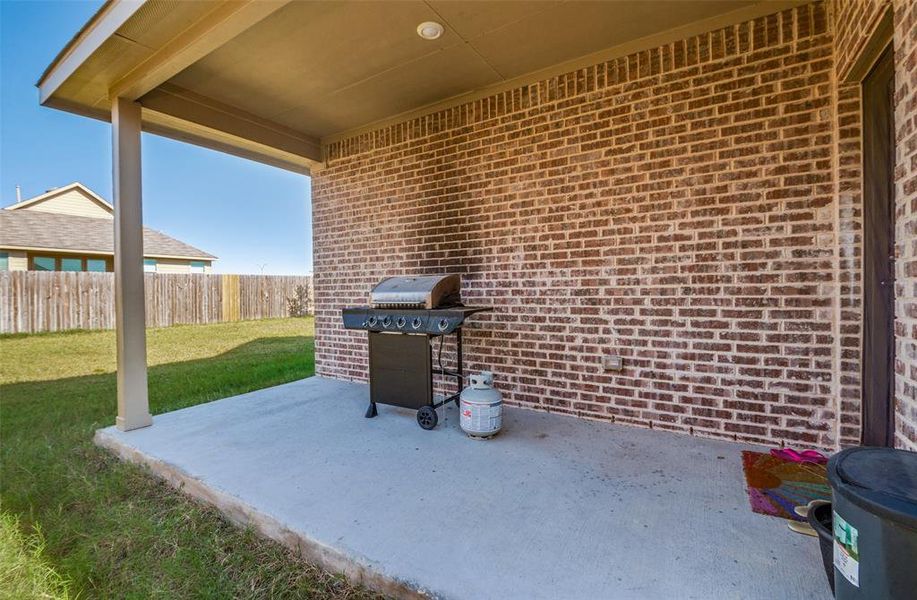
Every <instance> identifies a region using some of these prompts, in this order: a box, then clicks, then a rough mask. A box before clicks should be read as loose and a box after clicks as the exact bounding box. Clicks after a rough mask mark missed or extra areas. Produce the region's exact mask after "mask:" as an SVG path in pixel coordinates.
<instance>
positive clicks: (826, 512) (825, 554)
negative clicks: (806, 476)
mask: <svg viewBox="0 0 917 600" xmlns="http://www.w3.org/2000/svg"><path fill="white" fill-rule="evenodd" d="M831 513H832V510H831V503H830V502H827V503H825V504H819V505H817V506H814V507H812V508H810V509H809V514H808V515H806V518H807V519H808V521H809V525H811V526H812V529H814V530H815V533H817V534H818V549H819V550H821V562H822V566H824V567H825V576H826V577H827V578H828V585H830V586H831V593H832V594H833V593H834V526H833V525H832V523H831Z"/></svg>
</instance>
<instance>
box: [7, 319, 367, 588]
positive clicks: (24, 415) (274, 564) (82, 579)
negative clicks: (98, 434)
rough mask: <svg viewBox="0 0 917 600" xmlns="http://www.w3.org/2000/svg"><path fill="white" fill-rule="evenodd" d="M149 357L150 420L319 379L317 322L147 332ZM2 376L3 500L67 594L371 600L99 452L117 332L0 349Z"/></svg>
mask: <svg viewBox="0 0 917 600" xmlns="http://www.w3.org/2000/svg"><path fill="white" fill-rule="evenodd" d="M147 346H148V350H147V354H148V363H149V365H150V369H149V390H150V409H151V412H153V414H157V413H162V412H167V411H170V410H175V409H178V408H183V407H186V406H191V405H194V404H199V403H202V402H207V401H210V400H215V399H218V398H224V397H227V396H232V395H236V394H241V393H244V392H249V391H252V390H256V389H260V388H264V387H268V386H272V385H278V384H281V383H285V382H288V381H293V380H296V379H301V378H303V377H308V376H310V375H312V373H313V371H314V363H313V324H312V319H311V318H308V319H306V318H301V319H277V320H266V321H248V322H239V323H221V324H215V325H195V326H179V327H170V328H164V329H153V330H149V332H148V337H147ZM0 364H2V365H3V367H2V370H0V440H2V443H0V467H2V473H3V476H2V479H0V500H2V505H3V509H4V511H5V512H7V513H9V514H11V515H13V517H14V518H18V521H19V522H18V524H17V529H18V530H19V531H20V533H23V532H24V533H26V534H29V533H30V532H34V531H36V530H40V531H41V534H42V540H43V543H44V547H43V549H42V552H41V559H42V561H43V564H46V565H47V566H48V567H49V568H50V569H51V572H55V573H58V574H60V577H61V578H63V579H62V580H66V581H69V582H70V586H69V591H70V593H71V594H72V595H74V596H77V597H80V598H83V597H86V598H95V597H113V598H189V597H195V598H347V599H349V598H370V597H375V596H374V595H373V594H371V593H369V592H367V591H366V590H364V589H362V588H359V587H354V586H352V585H351V584H349V583H348V582H347V581H345V580H344V579H343V578H342V577H340V576H337V575H334V574H329V573H327V572H324V571H322V570H320V569H318V568H316V567H314V566H312V565H309V564H308V563H306V562H304V561H303V560H302V559H301V558H300V557H299V556H298V555H297V554H296V553H295V552H293V551H291V550H289V549H287V548H285V547H284V546H281V545H280V544H277V543H275V542H272V541H270V540H265V539H262V538H260V537H259V536H258V535H256V534H255V533H254V532H252V531H250V530H244V529H240V528H238V527H236V526H234V525H232V524H230V523H229V522H227V521H226V520H224V519H223V518H222V516H221V515H220V514H219V513H218V512H217V511H215V510H214V509H212V508H210V507H208V506H205V505H203V504H200V503H197V502H195V501H193V500H191V499H189V498H187V497H186V496H184V495H182V494H181V493H180V492H178V491H176V490H174V489H173V488H171V487H169V486H168V485H166V484H165V483H163V482H161V481H159V480H157V479H155V478H153V477H152V476H150V475H149V474H147V473H146V472H145V471H143V470H142V469H141V468H139V467H137V466H136V465H132V464H126V463H123V462H121V461H119V460H117V459H115V458H114V457H113V456H112V455H110V454H108V453H107V452H105V451H103V450H101V449H99V448H97V447H96V446H94V445H93V443H92V436H93V433H94V431H95V430H96V429H98V428H100V427H104V426H108V425H111V424H112V423H113V422H114V416H115V413H116V403H115V375H114V368H115V336H114V333H113V332H111V331H93V332H73V333H60V334H41V335H30V336H22V335H16V336H5V337H0ZM23 539H28V538H23ZM4 543H5V542H4ZM28 547H29V546H28V544H26V548H28ZM33 547H34V546H33ZM11 548H12V550H9V551H11V552H15V547H13V546H11ZM4 552H7V550H6V549H4ZM33 556H34V553H33ZM41 573H46V572H44V571H42V572H41ZM49 577H50V576H49ZM40 583H41V580H36V585H38V584H40ZM56 590H57V588H52V589H51V591H52V592H53V591H56Z"/></svg>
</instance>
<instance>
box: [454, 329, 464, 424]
mask: <svg viewBox="0 0 917 600" xmlns="http://www.w3.org/2000/svg"><path fill="white" fill-rule="evenodd" d="M455 358H456V369H455V372H456V373H458V377H456V378H455V385H456V393H457V394H459V395H461V393H462V384H463V383H464V381H463V379H464V378H463V377H462V375H463V373H462V328H461V327H459V328H458V329H456V330H455ZM460 404H461V403H460V402H459V398H458V396H456V398H455V405H456V406H460Z"/></svg>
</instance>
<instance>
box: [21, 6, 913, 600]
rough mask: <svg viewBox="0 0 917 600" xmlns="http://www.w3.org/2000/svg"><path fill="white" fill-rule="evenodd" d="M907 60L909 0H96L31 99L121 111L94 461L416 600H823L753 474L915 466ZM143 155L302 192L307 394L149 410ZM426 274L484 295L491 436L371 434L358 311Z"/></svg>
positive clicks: (474, 344) (806, 559) (401, 426)
mask: <svg viewBox="0 0 917 600" xmlns="http://www.w3.org/2000/svg"><path fill="white" fill-rule="evenodd" d="M915 40H917V9H915V3H914V1H913V0H894V1H890V0H850V1H840V0H827V1H815V2H807V1H805V0H787V1H769V2H762V1H753V0H717V1H705V2H700V1H698V2H694V1H691V0H685V1H675V0H660V1H658V2H644V1H621V2H575V1H571V2H527V1H519V2H487V3H481V2H454V1H445V0H443V1H440V0H429V1H404V2H284V1H276V2H274V1H263V2H261V1H216V0H215V1H210V2H177V3H170V2H165V1H160V0H147V1H141V2H135V1H126V0H112V1H111V2H108V3H106V4H105V6H104V7H103V8H102V9H101V10H100V11H99V13H98V14H97V15H96V16H95V17H94V18H93V19H92V20H91V21H90V22H89V23H87V25H86V27H84V28H83V30H81V31H80V32H79V33H78V34H77V35H76V37H74V39H73V41H72V42H71V43H70V44H69V45H68V46H67V48H65V49H64V50H63V51H62V52H61V54H60V56H59V57H58V58H57V59H56V60H55V61H54V63H53V64H52V65H50V66H49V68H48V70H47V71H46V73H45V74H44V75H43V76H42V78H41V80H40V81H39V83H38V87H39V93H40V99H41V102H42V103H43V104H45V105H47V106H50V107H54V108H59V109H62V110H67V111H71V112H75V113H78V114H81V115H85V116H89V117H92V118H98V119H103V120H110V121H111V123H112V132H113V154H114V156H113V166H114V187H115V189H114V199H115V202H114V204H115V215H114V216H115V219H114V225H115V258H114V264H115V273H116V300H117V333H118V354H117V357H118V414H117V417H116V419H115V426H114V427H113V428H106V429H104V430H102V431H100V432H99V434H98V437H97V440H98V442H99V443H100V444H102V445H104V446H106V447H109V448H111V449H113V450H114V451H116V452H118V453H119V454H120V455H121V456H123V457H125V458H126V459H129V460H134V461H138V462H141V463H144V464H147V465H149V466H150V467H151V468H152V469H153V470H154V472H156V473H157V474H159V475H160V476H162V477H165V478H166V479H168V480H170V481H172V482H174V483H176V484H179V485H182V486H183V489H185V490H186V491H188V492H189V493H191V494H194V495H196V496H198V497H199V498H202V499H204V500H205V501H208V502H212V503H214V504H216V505H217V506H218V507H220V508H221V509H222V510H223V511H224V512H226V514H227V515H229V516H230V517H231V518H232V519H234V520H236V521H238V522H240V523H251V524H253V525H254V526H256V527H257V528H258V529H259V530H260V531H262V532H263V533H264V534H265V535H269V536H271V537H274V538H276V539H279V540H281V541H283V542H284V543H286V544H288V545H290V546H294V547H297V548H299V549H300V550H301V551H302V552H303V553H304V554H306V555H307V556H310V557H311V558H313V559H314V560H316V561H317V562H319V563H321V564H324V565H326V566H327V567H329V568H331V569H337V570H341V571H343V572H345V573H347V574H348V575H350V576H351V577H353V578H355V579H357V580H360V581H364V582H366V583H367V584H369V585H371V586H373V587H376V588H377V589H380V590H384V591H387V592H390V593H393V594H395V595H412V594H415V593H417V594H420V593H425V594H429V595H434V596H442V597H458V598H478V597H494V598H505V597H526V598H528V597H545V598H558V597H559V598H571V599H572V598H606V597H607V598H615V597H618V598H633V597H637V598H642V597H646V598H654V597H679V598H680V597H697V598H710V597H729V598H736V597H738V598H801V597H806V598H820V597H827V585H826V583H825V581H824V578H823V574H822V572H821V571H820V569H821V566H820V563H819V556H818V553H817V549H816V544H815V542H814V541H813V540H812V539H811V538H802V537H800V536H797V535H795V534H792V533H790V532H789V531H787V529H786V527H785V523H784V522H783V521H780V520H777V519H769V518H766V517H760V516H758V515H754V514H752V513H751V512H750V511H749V509H748V503H747V499H746V497H745V491H744V484H743V481H742V472H741V465H740V464H739V462H740V452H741V450H742V449H743V448H749V447H751V446H749V444H755V445H756V446H755V447H756V448H758V449H762V448H764V447H771V448H773V447H783V446H795V447H806V448H817V449H821V450H823V451H828V452H830V451H835V450H837V449H840V448H842V447H845V446H851V445H858V444H867V445H880V446H897V447H899V448H906V449H910V450H915V449H917V259H915V257H917V243H915V240H917V200H915V199H917V86H915V82H917V58H915V57H917V49H915V47H914V44H915ZM141 131H146V132H149V133H154V134H159V135H165V136H169V137H173V138H176V139H180V140H184V141H187V142H189V143H193V144H198V145H201V146H205V147H208V148H212V149H215V150H219V151H224V152H229V153H232V154H236V155H239V156H242V157H245V158H249V159H252V160H257V161H261V162H264V163H267V164H271V165H274V166H276V167H280V168H283V169H288V170H292V171H295V172H299V173H303V174H307V175H309V176H311V177H312V190H313V198H312V203H313V223H312V231H313V238H314V249H315V264H314V267H315V305H316V319H315V327H316V342H315V349H316V361H315V362H316V373H317V374H318V376H319V377H317V378H313V379H310V380H305V381H301V382H296V383H292V384H289V385H286V386H281V387H278V388H274V389H271V390H265V391H262V392H256V393H253V394H249V395H246V396H242V397H237V398H228V399H225V400H221V401H218V402H214V403H211V404H208V405H205V406H200V407H195V408H190V409H187V410H183V411H178V412H176V413H171V414H165V415H159V416H157V417H156V418H155V419H153V418H152V416H151V415H150V411H149V405H148V401H147V379H146V365H145V332H144V326H143V324H144V314H143V311H144V304H143V277H142V262H141V261H142V248H141V245H142V241H141V235H140V232H141V227H142V202H141V197H142V177H141V159H140V148H141V143H140V137H141ZM443 273H452V274H459V275H461V278H462V300H463V301H464V302H465V303H466V304H468V305H479V306H486V307H491V308H493V310H492V311H490V312H487V313H481V314H480V315H479V316H476V318H475V320H474V322H472V323H470V324H469V325H468V327H466V328H464V333H463V336H464V338H463V339H464V342H463V344H464V346H463V348H464V350H463V352H464V354H465V357H466V367H467V368H468V369H469V370H489V371H493V372H494V374H495V381H496V386H497V387H498V388H499V389H500V390H501V392H502V393H503V394H504V398H505V400H506V403H507V405H509V406H510V407H511V408H510V410H509V413H508V426H507V431H506V432H505V433H504V434H501V435H500V436H499V437H498V438H496V439H495V440H492V441H489V442H486V443H476V442H473V441H470V440H467V439H465V437H464V436H462V435H461V433H460V432H459V431H457V430H456V427H455V425H456V419H455V417H454V415H451V416H450V417H449V418H448V420H447V423H446V424H445V425H440V426H439V427H437V429H436V430H435V431H434V432H433V433H428V432H424V431H421V430H420V429H418V428H417V426H416V424H415V423H414V420H413V419H411V418H399V417H398V416H396V415H395V414H394V413H395V412H397V411H392V410H389V411H387V412H386V413H384V414H383V415H381V417H382V418H378V419H375V420H371V421H370V420H364V419H362V418H360V415H361V414H362V413H363V410H365V406H364V403H365V395H366V387H365V385H364V382H366V381H367V379H368V377H367V375H368V373H367V342H366V335H365V332H362V331H352V330H346V329H345V328H344V327H343V325H342V319H341V311H342V309H343V308H344V307H346V306H349V305H356V304H363V303H364V302H365V301H366V296H367V293H368V292H369V290H370V289H371V287H372V286H373V285H375V284H376V283H377V282H378V281H380V280H381V279H383V278H385V277H389V276H393V275H402V274H404V275H436V274H443ZM456 350H457V347H456V346H455V345H452V344H451V343H447V344H446V346H445V352H444V357H445V358H446V360H447V361H451V360H453V358H454V357H455V355H456V354H457V352H456ZM436 385H437V390H436V391H437V392H438V393H442V392H443V391H444V390H445V387H444V383H443V382H442V381H436Z"/></svg>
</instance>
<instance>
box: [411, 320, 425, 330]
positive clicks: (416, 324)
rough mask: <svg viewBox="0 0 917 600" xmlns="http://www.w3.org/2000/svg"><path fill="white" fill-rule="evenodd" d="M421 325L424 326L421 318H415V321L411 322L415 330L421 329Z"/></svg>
mask: <svg viewBox="0 0 917 600" xmlns="http://www.w3.org/2000/svg"><path fill="white" fill-rule="evenodd" d="M421 325H423V321H422V320H421V319H420V317H414V320H413V321H411V327H413V328H414V329H420V326H421Z"/></svg>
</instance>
